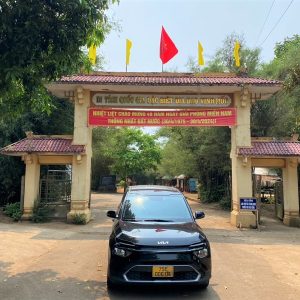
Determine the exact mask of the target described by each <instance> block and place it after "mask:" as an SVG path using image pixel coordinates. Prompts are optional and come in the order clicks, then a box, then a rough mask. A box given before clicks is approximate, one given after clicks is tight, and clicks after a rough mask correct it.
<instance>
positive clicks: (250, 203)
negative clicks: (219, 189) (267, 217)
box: [240, 198, 257, 210]
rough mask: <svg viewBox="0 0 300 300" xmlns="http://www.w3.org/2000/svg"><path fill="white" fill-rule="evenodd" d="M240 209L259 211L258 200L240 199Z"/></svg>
mask: <svg viewBox="0 0 300 300" xmlns="http://www.w3.org/2000/svg"><path fill="white" fill-rule="evenodd" d="M240 209H247V210H257V206H256V198H240Z"/></svg>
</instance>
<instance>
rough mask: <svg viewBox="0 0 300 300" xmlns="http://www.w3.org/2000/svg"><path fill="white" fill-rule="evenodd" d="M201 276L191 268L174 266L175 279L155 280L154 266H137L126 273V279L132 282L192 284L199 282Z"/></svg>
mask: <svg viewBox="0 0 300 300" xmlns="http://www.w3.org/2000/svg"><path fill="white" fill-rule="evenodd" d="M199 278H200V274H199V273H198V272H197V271H196V270H195V269H194V268H193V267H191V266H188V265H187V266H174V277H166V278H157V277H155V278H153V277H152V266H135V267H133V268H131V269H130V270H129V271H127V272H126V273H125V279H126V280H127V281H132V282H155V281H160V282H163V281H165V282H170V281H171V282H192V281H197V280H198V279H199Z"/></svg>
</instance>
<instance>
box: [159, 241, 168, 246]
mask: <svg viewBox="0 0 300 300" xmlns="http://www.w3.org/2000/svg"><path fill="white" fill-rule="evenodd" d="M157 244H158V245H169V242H168V241H158V242H157Z"/></svg>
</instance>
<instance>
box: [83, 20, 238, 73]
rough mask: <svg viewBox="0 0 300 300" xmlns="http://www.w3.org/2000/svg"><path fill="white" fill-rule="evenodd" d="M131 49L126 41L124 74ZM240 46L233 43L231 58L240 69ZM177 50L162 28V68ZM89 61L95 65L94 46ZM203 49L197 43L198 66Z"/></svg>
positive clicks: (202, 55)
mask: <svg viewBox="0 0 300 300" xmlns="http://www.w3.org/2000/svg"><path fill="white" fill-rule="evenodd" d="M131 48H132V41H131V40H129V39H126V72H127V66H128V65H129V64H130V56H131ZM240 48H241V45H240V43H239V42H238V41H236V42H235V45H234V51H233V57H234V60H235V65H236V66H237V67H240V65H241V64H240V54H239V51H240ZM177 53H178V49H177V47H176V45H175V44H174V42H173V41H172V39H171V38H170V36H169V35H168V33H167V32H166V30H165V28H164V27H163V26H162V29H161V36H160V51H159V56H160V59H161V62H162V66H163V65H164V64H166V63H167V62H168V61H170V60H171V59H172V58H173V57H174V56H175V55H177ZM88 56H89V60H90V62H91V64H92V65H95V64H96V56H97V53H96V46H95V45H91V47H90V48H89V51H88ZM204 64H205V62H204V49H203V46H202V44H201V43H200V42H199V41H198V65H199V66H204Z"/></svg>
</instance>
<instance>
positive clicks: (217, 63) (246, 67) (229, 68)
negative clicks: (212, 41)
mask: <svg viewBox="0 0 300 300" xmlns="http://www.w3.org/2000/svg"><path fill="white" fill-rule="evenodd" d="M236 41H239V43H240V45H241V48H240V63H241V67H236V66H235V60H234V56H233V52H234V45H235V42H236ZM259 56H260V49H258V48H254V49H250V48H248V47H247V45H246V43H245V39H244V37H243V36H242V35H238V34H236V33H232V34H230V35H228V36H227V37H226V38H225V40H224V41H223V45H222V47H220V48H219V49H218V50H217V51H216V53H215V54H214V56H213V59H211V60H209V61H208V63H207V66H205V67H203V68H200V67H199V66H198V65H197V63H196V60H194V59H193V58H189V60H188V62H187V67H188V69H189V70H190V71H192V72H194V73H200V72H232V73H243V72H246V73H247V74H249V75H253V74H254V73H255V72H256V71H257V69H258V67H259V65H260V59H259Z"/></svg>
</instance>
